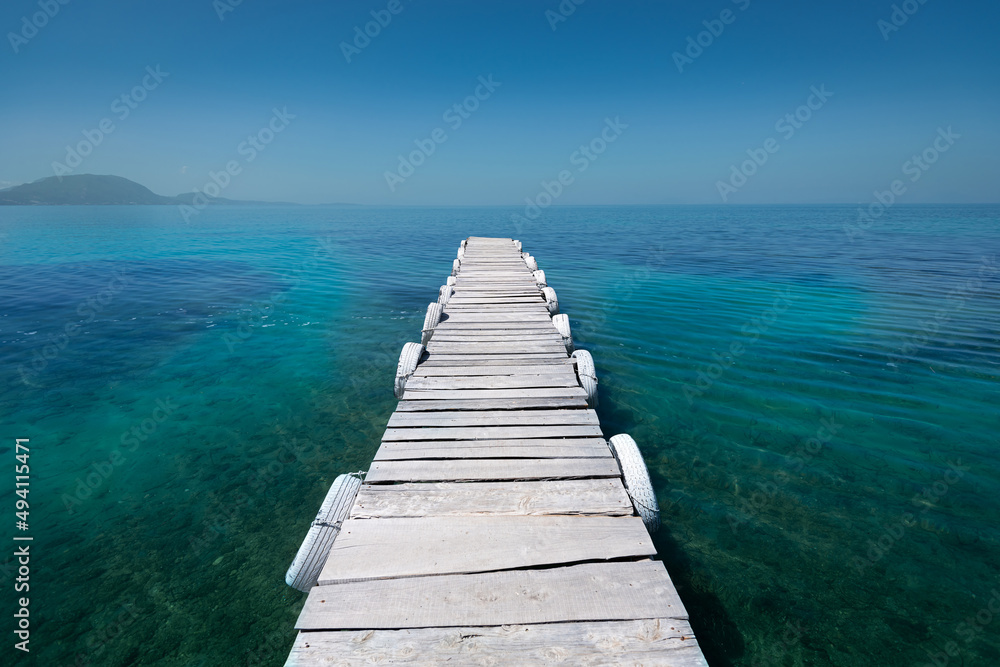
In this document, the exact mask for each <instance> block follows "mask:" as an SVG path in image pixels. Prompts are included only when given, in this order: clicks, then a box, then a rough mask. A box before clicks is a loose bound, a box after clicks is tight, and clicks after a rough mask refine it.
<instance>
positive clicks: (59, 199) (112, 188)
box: [0, 174, 295, 206]
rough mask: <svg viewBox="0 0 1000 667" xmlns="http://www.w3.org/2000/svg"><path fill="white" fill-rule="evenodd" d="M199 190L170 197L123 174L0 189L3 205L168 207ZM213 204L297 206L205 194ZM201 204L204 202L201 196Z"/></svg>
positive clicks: (53, 179) (54, 179) (51, 179)
mask: <svg viewBox="0 0 1000 667" xmlns="http://www.w3.org/2000/svg"><path fill="white" fill-rule="evenodd" d="M195 196H197V193H194V192H189V193H184V194H180V195H177V196H175V197H167V196H164V195H158V194H156V193H155V192H153V191H152V190H150V189H149V188H147V187H146V186H144V185H140V184H139V183H136V182H135V181H130V180H128V179H127V178H123V177H121V176H99V175H96V174H79V175H72V176H63V177H62V178H60V177H58V176H49V177H47V178H42V179H39V180H37V181H34V182H33V183H23V184H21V185H15V186H14V187H11V188H7V189H5V190H0V205H7V206H81V205H83V206H86V205H95V206H108V205H134V206H165V205H171V204H173V205H179V204H187V205H189V206H190V205H192V200H193V199H194V197H195ZM205 198H206V199H207V200H208V202H209V203H210V204H216V205H229V206H250V205H253V206H294V205H295V204H290V203H289V202H263V201H244V200H237V199H224V198H222V197H207V196H206V197H205ZM199 203H200V204H203V203H204V201H203V200H202V199H201V198H200V197H199Z"/></svg>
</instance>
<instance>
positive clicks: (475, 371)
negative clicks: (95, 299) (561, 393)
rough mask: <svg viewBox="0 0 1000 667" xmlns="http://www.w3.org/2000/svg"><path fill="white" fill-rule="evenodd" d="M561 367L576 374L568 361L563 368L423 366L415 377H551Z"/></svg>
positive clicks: (536, 366)
mask: <svg viewBox="0 0 1000 667" xmlns="http://www.w3.org/2000/svg"><path fill="white" fill-rule="evenodd" d="M560 367H562V368H565V369H567V370H568V371H569V372H570V373H573V372H574V370H573V364H571V363H569V362H568V361H566V362H565V363H563V364H562V365H561V366H557V365H555V364H538V365H535V366H531V365H514V366H501V365H497V366H427V365H423V364H422V365H421V366H419V367H417V370H416V373H414V377H416V376H419V375H425V376H444V377H457V376H461V375H549V374H551V373H555V372H557V371H556V370H555V369H558V368H560Z"/></svg>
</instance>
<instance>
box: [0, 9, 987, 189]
mask: <svg viewBox="0 0 1000 667" xmlns="http://www.w3.org/2000/svg"><path fill="white" fill-rule="evenodd" d="M40 7H41V9H40ZM46 7H48V8H49V14H50V15H44V14H43V18H42V19H35V18H34V17H37V16H38V15H39V12H43V10H45V8H46ZM904 9H905V10H912V11H910V12H909V13H907V11H904ZM570 10H572V11H570ZM373 12H374V15H373ZM998 19H1000V7H998V6H997V5H996V4H995V3H986V2H982V1H976V2H966V3H961V5H960V6H955V5H949V4H947V3H944V2H939V1H935V0H925V1H924V2H922V3H921V2H920V1H919V0H907V1H906V2H896V3H893V2H875V3H871V2H861V1H860V0H848V1H846V2H842V3H837V4H827V5H823V6H803V5H802V4H800V3H792V2H778V3H763V2H758V1H757V0H716V1H714V2H696V3H691V4H689V5H684V6H681V5H676V6H674V5H671V6H664V5H662V4H660V3H652V2H632V3H626V4H623V3H616V4H612V3H608V2H599V1H598V0H587V1H586V2H582V4H579V5H577V4H575V3H574V2H573V1H572V0H564V1H563V2H562V3H560V2H558V1H557V0H546V1H543V2H528V1H527V0H516V1H513V2H504V3H500V2H480V3H459V2H454V1H448V2H436V3H425V4H420V3H414V2H411V1H410V0H376V1H373V2H365V3H345V4H329V5H322V6H312V5H309V4H305V3H304V4H297V3H296V4H289V3H280V2H277V1H276V0H267V1H264V0H261V1H255V2H241V3H239V4H236V2H235V0H216V1H215V2H210V1H209V0H198V1H196V2H195V1H192V0H182V1H180V2H176V3H171V4H169V5H168V4H149V3H144V4H142V5H135V4H134V3H128V2H125V1H124V0H115V1H114V2H108V3H102V4H101V5H100V6H97V5H88V4H86V3H76V2H68V3H67V4H65V5H64V4H59V3H58V1H57V0H42V2H41V4H39V2H38V0H33V1H31V2H29V1H26V0H15V1H14V2H11V3H6V4H5V5H4V6H3V7H2V8H0V28H2V29H3V34H4V35H5V40H4V41H5V42H6V44H5V45H4V46H3V47H0V49H3V50H4V54H3V56H0V72H2V75H3V77H4V80H5V82H6V83H7V90H8V91H15V92H16V94H7V95H5V96H4V102H3V103H0V126H2V127H3V128H4V132H3V133H2V137H3V140H2V143H0V155H2V156H3V158H2V159H0V188H3V187H8V186H10V185H14V184H17V183H22V182H30V181H34V180H36V179H39V178H43V177H46V176H51V175H54V173H57V172H58V171H59V169H60V167H55V168H54V166H53V164H54V163H60V165H68V166H67V169H69V170H70V171H67V172H66V173H73V174H83V173H93V174H114V175H119V176H123V177H125V178H128V179H130V180H134V181H136V182H139V183H141V184H142V185H144V186H146V187H148V188H150V189H151V190H153V191H154V192H156V193H160V194H167V195H174V194H177V193H182V192H191V191H192V190H195V189H199V190H201V189H204V188H205V187H206V185H209V187H211V185H210V184H212V183H216V184H224V185H222V187H220V188H219V190H220V192H219V196H222V197H225V198H229V199H254V200H283V201H295V202H301V203H306V204H309V203H326V202H340V201H342V202H352V203H359V204H375V205H520V206H523V205H525V198H532V199H537V197H538V195H540V194H542V193H545V192H546V190H547V191H548V194H549V196H551V197H552V200H553V203H554V204H556V205H580V204H670V203H692V204H721V203H723V201H725V202H726V203H730V204H759V203H850V204H853V203H859V202H870V201H872V200H873V198H874V193H875V192H879V191H886V190H888V189H890V188H891V186H892V183H893V181H895V180H899V181H901V182H902V183H905V190H904V192H903V193H902V194H899V195H898V201H899V202H900V203H907V204H910V203H935V202H941V203H986V202H996V201H997V200H998V199H1000V197H998V196H997V191H998V189H997V185H996V175H997V174H998V173H1000V132H998V129H997V126H996V120H995V119H996V118H997V117H1000V90H998V83H1000V76H998V74H1000V67H998V65H1000V49H998V48H997V46H996V40H995V38H994V36H993V35H992V34H991V32H992V30H993V27H994V26H995V25H997V22H998ZM33 20H34V23H32V21H33ZM376 21H381V22H382V24H383V25H378V24H377V23H373V22H376ZM366 24H367V25H368V26H369V35H364V33H363V31H364V29H365V27H366ZM39 25H40V27H39ZM372 26H374V27H372ZM33 28H34V29H33ZM713 33H715V34H713ZM371 34H374V36H370V35H371ZM689 38H690V39H689ZM699 39H700V40H701V45H699V44H698V41H699ZM345 45H346V46H345ZM678 53H679V54H681V55H680V56H677V55H675V54H678ZM348 61H349V62H348ZM681 70H682V71H681ZM137 87H138V88H137ZM477 95H478V97H477ZM123 96H124V97H123ZM138 98H143V99H141V100H140V99H138ZM463 104H464V108H463V107H462V106H461V105H463ZM456 105H460V106H459V107H458V108H456ZM810 106H811V108H810ZM796 113H798V114H799V116H798V118H797V119H796V117H795V114H796ZM788 114H792V116H791V117H790V118H789V117H786V116H787V115H788ZM109 128H111V131H110V132H107V131H106V130H107V129H109ZM251 137H254V138H251ZM81 142H82V143H83V144H84V146H83V149H84V150H82V151H81V153H83V152H86V151H87V148H88V144H90V145H91V146H89V147H90V148H92V151H90V152H89V154H88V155H86V156H81V159H80V160H79V164H78V165H77V166H75V167H74V166H72V164H73V162H74V160H75V158H72V157H71V156H69V160H68V159H67V158H68V156H67V149H66V147H67V146H68V145H69V146H72V147H77V146H79V145H80V144H81ZM935 142H936V145H935ZM588 145H590V146H591V149H589V150H581V147H586V146H588ZM602 147H603V148H604V150H603V151H601V150H599V149H601V148H602ZM431 149H433V150H431ZM414 151H420V152H418V153H417V154H416V155H417V158H416V159H415V160H414V162H422V164H420V165H418V166H415V167H414V168H413V170H412V174H411V173H410V169H409V167H408V166H407V165H403V166H402V167H401V166H400V158H399V156H400V155H403V156H411V155H413V154H414ZM925 151H929V152H927V153H926V154H925ZM428 153H429V155H428ZM921 155H923V158H921V157H920V156H921ZM914 156H918V157H917V160H914V159H913V158H914ZM421 158H422V159H421ZM409 159H410V158H409V157H407V160H409ZM748 160H749V161H751V162H750V163H748V164H746V165H745V163H747V161H748ZM753 160H756V162H753ZM932 160H933V163H931V161H932ZM734 166H735V167H736V168H737V169H740V168H741V167H742V168H743V172H744V173H743V178H742V179H741V178H740V176H739V175H737V176H733V168H734ZM227 167H228V171H229V173H225V172H226V171H227ZM387 172H388V173H390V174H393V176H390V177H388V178H387V175H386V174H387ZM748 172H749V175H747V174H748ZM212 174H214V175H215V178H214V180H213V178H212ZM560 174H562V181H563V182H562V183H559V180H560ZM543 182H545V183H547V184H548V185H547V186H543V185H542V183H543ZM720 182H723V183H726V184H728V185H729V186H730V187H728V188H726V187H722V188H720V185H719V183H720Z"/></svg>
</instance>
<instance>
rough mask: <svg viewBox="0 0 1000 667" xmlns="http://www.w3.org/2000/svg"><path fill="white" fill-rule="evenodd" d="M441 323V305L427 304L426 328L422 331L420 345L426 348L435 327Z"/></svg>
mask: <svg viewBox="0 0 1000 667" xmlns="http://www.w3.org/2000/svg"><path fill="white" fill-rule="evenodd" d="M440 321H441V304H440V303H430V304H427V315H426V316H425V317H424V328H423V329H422V330H421V331H420V344H421V345H424V346H426V345H427V341H429V340H430V339H431V334H433V333H434V327H436V326H437V325H438V322H440Z"/></svg>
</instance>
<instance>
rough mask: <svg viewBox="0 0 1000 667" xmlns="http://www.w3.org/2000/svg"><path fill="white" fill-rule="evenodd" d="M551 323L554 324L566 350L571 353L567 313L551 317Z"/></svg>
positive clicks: (571, 337) (571, 345) (571, 342)
mask: <svg viewBox="0 0 1000 667" xmlns="http://www.w3.org/2000/svg"><path fill="white" fill-rule="evenodd" d="M552 324H553V325H555V328H556V331H558V332H559V334H560V335H561V336H562V339H563V345H565V346H566V352H568V353H569V354H573V334H572V333H570V329H569V315H556V316H555V317H553V318H552Z"/></svg>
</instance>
